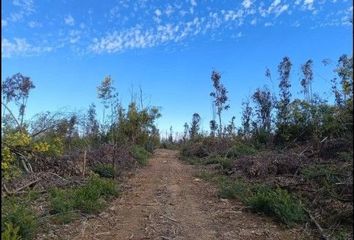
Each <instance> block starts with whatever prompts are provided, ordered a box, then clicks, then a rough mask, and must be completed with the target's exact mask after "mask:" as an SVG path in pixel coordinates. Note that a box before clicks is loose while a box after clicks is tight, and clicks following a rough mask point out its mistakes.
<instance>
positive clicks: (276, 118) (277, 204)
mask: <svg viewBox="0 0 354 240" xmlns="http://www.w3.org/2000/svg"><path fill="white" fill-rule="evenodd" d="M324 65H325V67H329V66H328V63H327V62H324ZM292 67H293V66H292V63H291V60H290V58H288V57H284V58H283V59H282V60H281V62H280V63H279V65H278V76H277V77H276V78H275V77H274V76H273V74H272V73H271V72H270V70H269V69H267V70H266V73H265V78H266V79H268V80H269V82H275V81H277V82H278V87H279V89H278V92H274V91H271V90H269V89H270V88H269V87H268V86H264V87H262V88H258V89H256V90H255V92H254V93H253V94H252V95H251V96H250V97H249V98H247V99H246V100H245V101H244V102H243V104H242V122H241V127H240V128H236V127H235V123H234V121H235V118H234V117H233V118H232V119H231V120H230V121H229V123H228V124H223V122H225V120H224V121H223V119H222V116H223V112H224V111H230V110H231V108H230V105H229V104H228V91H227V89H226V87H225V86H224V85H223V84H222V83H221V74H219V73H218V72H215V71H213V72H212V74H211V83H212V85H213V88H214V90H213V91H212V92H211V93H210V96H211V97H212V101H213V106H214V110H213V112H214V118H213V119H212V120H210V131H208V132H201V131H200V122H201V116H200V115H199V114H198V113H195V114H193V116H192V120H191V122H190V123H185V124H184V128H185V131H184V135H183V137H180V138H179V139H175V140H171V139H170V140H169V141H168V144H169V145H168V144H166V146H165V147H169V146H171V145H172V143H173V148H177V147H178V148H179V149H180V150H181V151H180V152H181V155H180V158H181V159H182V160H184V161H186V162H188V163H189V164H193V165H197V166H198V167H199V168H200V172H199V173H198V174H197V177H199V178H202V179H205V180H207V181H211V182H213V183H215V184H217V186H218V187H219V197H221V198H230V199H238V200H239V201H242V202H243V203H244V204H245V205H246V206H247V208H248V209H250V210H251V211H254V212H257V213H261V214H265V215H268V216H271V217H273V218H274V220H276V221H279V222H282V223H283V224H284V225H285V226H288V227H293V226H298V227H303V229H304V231H305V232H307V233H308V236H320V237H322V238H325V239H352V237H353V229H352V224H353V203H352V201H353V191H352V187H353V172H352V169H353V147H352V146H353V145H352V144H353V59H352V57H349V56H347V55H343V56H341V57H340V58H339V59H338V61H337V64H336V66H335V67H334V72H335V73H336V75H337V76H336V77H335V78H333V79H332V81H331V82H332V89H330V90H331V91H332V93H333V96H334V102H329V101H328V100H327V99H323V98H321V97H320V96H319V95H318V94H317V93H316V92H315V91H314V89H313V88H312V83H313V81H315V80H316V79H315V77H314V76H315V74H314V72H313V61H312V60H308V61H306V62H305V63H304V64H303V65H301V66H300V67H301V71H302V76H301V79H300V84H301V86H302V93H303V98H292V94H291V85H292V82H291V79H294V77H292V74H293V73H292V72H293V70H292ZM308 226H312V227H311V228H308Z"/></svg>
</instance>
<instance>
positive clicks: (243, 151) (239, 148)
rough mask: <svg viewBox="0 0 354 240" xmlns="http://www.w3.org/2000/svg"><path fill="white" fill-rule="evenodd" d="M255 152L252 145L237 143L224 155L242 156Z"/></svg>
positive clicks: (231, 156) (230, 156) (229, 156)
mask: <svg viewBox="0 0 354 240" xmlns="http://www.w3.org/2000/svg"><path fill="white" fill-rule="evenodd" d="M256 153H257V150H256V149H255V148H254V147H252V146H250V145H246V144H243V143H237V144H236V145H234V146H232V147H231V148H230V149H229V150H228V152H227V154H226V156H227V157H228V158H239V157H243V156H248V155H254V154H256Z"/></svg>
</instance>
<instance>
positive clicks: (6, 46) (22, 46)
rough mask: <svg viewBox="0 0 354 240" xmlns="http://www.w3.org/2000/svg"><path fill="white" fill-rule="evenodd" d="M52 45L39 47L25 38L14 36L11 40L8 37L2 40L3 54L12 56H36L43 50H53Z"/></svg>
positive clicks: (8, 56) (5, 56)
mask: <svg viewBox="0 0 354 240" xmlns="http://www.w3.org/2000/svg"><path fill="white" fill-rule="evenodd" d="M52 50H53V48H51V47H37V46H33V45H31V44H29V43H28V42H27V40H26V39H24V38H14V41H12V42H11V41H10V40H8V39H6V38H3V39H2V40H1V56H2V57H3V58H10V57H14V56H34V55H38V54H40V53H43V52H51V51H52Z"/></svg>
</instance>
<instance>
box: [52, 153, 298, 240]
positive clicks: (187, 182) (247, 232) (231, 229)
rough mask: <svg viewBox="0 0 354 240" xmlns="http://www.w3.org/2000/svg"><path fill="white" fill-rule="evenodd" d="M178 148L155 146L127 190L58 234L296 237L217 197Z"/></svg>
mask: <svg viewBox="0 0 354 240" xmlns="http://www.w3.org/2000/svg"><path fill="white" fill-rule="evenodd" d="M177 154H178V152H177V151H172V150H162V149H159V150H157V151H156V152H155V154H154V157H153V158H152V159H150V161H149V164H148V166H146V167H145V168H142V169H139V170H138V172H137V173H136V174H135V175H134V176H133V177H132V178H130V179H129V180H128V185H129V186H130V188H129V190H128V191H125V192H124V193H123V195H122V196H121V197H120V198H118V199H117V200H115V201H114V202H112V203H111V205H110V207H109V208H107V209H106V211H105V212H103V213H101V214H100V215H99V216H97V217H94V218H91V219H88V220H86V221H77V222H74V223H73V224H70V225H68V226H64V227H63V228H61V229H60V237H61V239H135V240H137V239H162V240H163V239H165V240H169V239H176V240H177V239H191V240H194V239H203V240H207V239H230V240H231V239H245V240H247V239H252V240H255V239H299V234H300V232H299V231H297V230H288V229H284V228H282V227H279V226H277V224H276V223H274V222H273V221H272V220H271V219H269V218H266V217H261V216H258V215H256V214H253V213H249V212H247V211H246V210H245V209H244V206H243V205H242V204H240V203H238V202H235V201H233V202H230V201H228V200H224V199H219V198H217V197H216V189H215V187H213V186H211V185H210V184H209V183H206V182H204V181H201V180H199V179H197V178H195V177H194V172H195V169H194V167H193V166H190V165H186V164H184V163H182V162H180V161H179V160H178V158H177ZM56 232H57V231H56Z"/></svg>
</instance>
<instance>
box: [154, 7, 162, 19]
mask: <svg viewBox="0 0 354 240" xmlns="http://www.w3.org/2000/svg"><path fill="white" fill-rule="evenodd" d="M155 15H156V16H158V17H159V16H161V10H160V9H156V10H155Z"/></svg>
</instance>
